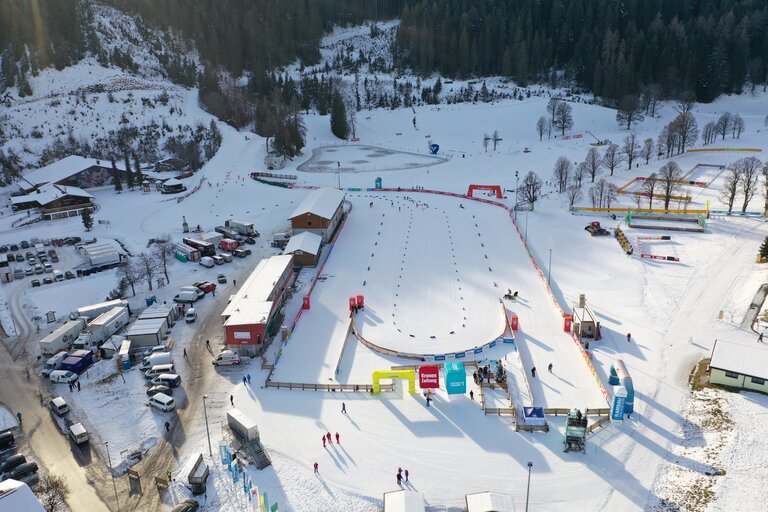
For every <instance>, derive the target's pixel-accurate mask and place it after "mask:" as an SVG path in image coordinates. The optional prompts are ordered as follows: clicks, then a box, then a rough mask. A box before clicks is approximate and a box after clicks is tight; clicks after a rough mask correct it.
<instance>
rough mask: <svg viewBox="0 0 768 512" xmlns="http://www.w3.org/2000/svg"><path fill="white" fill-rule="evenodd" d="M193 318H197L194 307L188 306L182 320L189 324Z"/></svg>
mask: <svg viewBox="0 0 768 512" xmlns="http://www.w3.org/2000/svg"><path fill="white" fill-rule="evenodd" d="M195 320H197V311H195V308H189V309H188V310H187V312H186V314H185V315H184V321H185V322H187V323H188V324H191V323H192V322H194V321H195Z"/></svg>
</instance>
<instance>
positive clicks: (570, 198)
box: [565, 185, 768, 208]
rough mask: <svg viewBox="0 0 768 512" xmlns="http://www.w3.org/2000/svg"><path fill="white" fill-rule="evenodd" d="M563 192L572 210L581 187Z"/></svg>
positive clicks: (569, 188) (579, 195)
mask: <svg viewBox="0 0 768 512" xmlns="http://www.w3.org/2000/svg"><path fill="white" fill-rule="evenodd" d="M565 191H566V195H567V196H568V207H569V208H573V205H574V204H576V201H578V200H580V199H581V187H579V186H576V185H571V186H570V187H568V188H567V189H566V190H565ZM766 201H768V200H766Z"/></svg>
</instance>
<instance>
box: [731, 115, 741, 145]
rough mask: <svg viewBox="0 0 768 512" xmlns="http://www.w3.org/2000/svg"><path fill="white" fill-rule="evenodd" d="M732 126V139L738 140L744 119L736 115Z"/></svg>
mask: <svg viewBox="0 0 768 512" xmlns="http://www.w3.org/2000/svg"><path fill="white" fill-rule="evenodd" d="M732 125H733V138H734V139H740V138H741V132H743V131H744V119H742V118H741V116H740V115H739V114H736V115H734V116H733V122H732Z"/></svg>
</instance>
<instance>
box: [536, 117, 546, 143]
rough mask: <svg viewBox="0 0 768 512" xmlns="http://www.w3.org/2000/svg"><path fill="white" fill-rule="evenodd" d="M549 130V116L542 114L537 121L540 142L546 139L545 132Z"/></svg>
mask: <svg viewBox="0 0 768 512" xmlns="http://www.w3.org/2000/svg"><path fill="white" fill-rule="evenodd" d="M546 132H547V118H546V117H544V116H541V117H540V118H539V120H538V121H536V133H538V134H539V142H541V141H542V140H543V139H544V134H545V133H546Z"/></svg>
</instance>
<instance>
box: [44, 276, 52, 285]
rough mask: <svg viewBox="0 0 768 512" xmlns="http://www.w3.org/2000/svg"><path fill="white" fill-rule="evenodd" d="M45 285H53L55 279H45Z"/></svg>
mask: <svg viewBox="0 0 768 512" xmlns="http://www.w3.org/2000/svg"><path fill="white" fill-rule="evenodd" d="M43 284H53V278H52V277H46V278H45V279H43Z"/></svg>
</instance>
